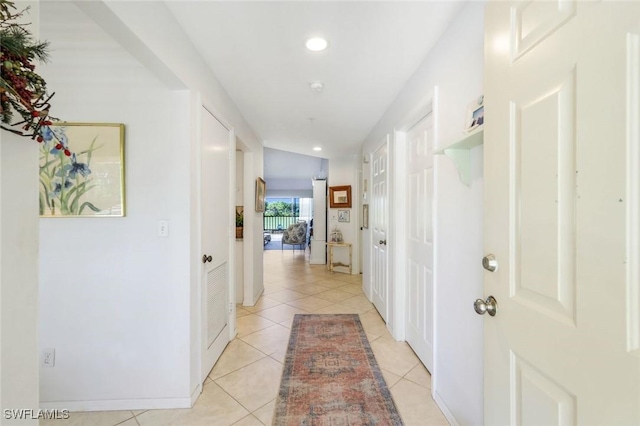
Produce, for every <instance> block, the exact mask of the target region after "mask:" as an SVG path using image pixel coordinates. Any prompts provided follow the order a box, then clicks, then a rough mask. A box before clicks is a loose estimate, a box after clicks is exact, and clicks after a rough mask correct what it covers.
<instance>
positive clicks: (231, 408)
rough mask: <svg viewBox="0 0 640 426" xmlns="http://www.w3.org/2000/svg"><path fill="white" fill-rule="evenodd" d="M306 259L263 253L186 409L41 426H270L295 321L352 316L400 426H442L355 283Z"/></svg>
mask: <svg viewBox="0 0 640 426" xmlns="http://www.w3.org/2000/svg"><path fill="white" fill-rule="evenodd" d="M308 254H309V252H308V251H307V252H306V253H302V252H300V251H296V252H295V254H294V253H293V252H292V251H285V252H281V251H279V250H271V251H265V252H264V265H265V266H264V271H265V272H264V274H265V275H264V282H265V291H264V294H263V296H262V297H261V298H260V300H259V301H258V303H256V305H255V306H238V307H237V317H238V321H237V331H238V335H237V338H236V339H235V340H233V341H232V342H231V343H229V345H228V346H227V348H226V349H225V351H224V353H223V354H222V356H221V357H220V359H219V360H218V362H217V363H216V365H215V366H214V367H213V370H211V373H209V377H208V378H207V380H206V381H205V384H204V389H203V392H202V394H201V395H200V397H199V398H198V401H197V402H196V404H195V406H194V407H193V408H191V409H177V410H148V411H111V412H91V413H71V417H70V419H68V420H66V421H63V420H56V421H43V422H41V425H44V426H49V425H54V426H63V425H64V426H71V425H73V426H76V425H81V426H84V425H90V426H114V425H121V426H137V425H138V426H147V425H148V426H165V425H166V426H173V425H185V426H191V425H194V426H197V425H207V426H214V425H219V426H232V425H233V426H262V425H267V426H269V425H271V420H272V415H273V409H274V406H275V398H276V395H277V393H278V388H279V386H280V376H281V373H282V365H283V363H284V357H285V353H286V348H287V342H288V340H289V331H290V328H291V322H292V320H293V315H294V314H296V313H357V314H359V315H360V319H361V321H362V325H363V327H364V329H365V332H366V333H367V337H368V338H369V342H370V343H371V347H372V349H373V352H374V354H375V357H376V360H377V361H378V365H379V366H380V368H381V369H382V373H383V375H384V378H385V380H386V382H387V385H388V386H389V388H390V389H391V394H392V395H393V399H394V401H395V403H396V405H397V407H398V410H399V411H400V415H401V416H402V418H403V420H404V422H405V424H406V425H407V426H412V425H415V426H424V425H428V426H440V425H448V423H447V421H446V419H445V417H444V416H443V415H442V413H441V412H440V410H439V409H438V407H437V406H436V404H435V403H434V402H433V400H432V399H431V391H430V389H431V376H430V375H429V372H428V371H427V370H426V369H425V368H424V367H423V366H422V364H421V363H420V361H419V360H418V358H417V357H416V355H415V354H414V353H413V351H412V350H411V348H410V347H409V346H408V345H407V344H406V343H404V342H396V341H395V340H393V338H392V337H391V335H390V334H389V332H388V331H387V329H386V326H385V324H384V322H383V321H382V318H381V317H380V316H379V315H378V313H377V311H376V310H375V308H374V307H373V305H372V304H371V303H369V301H368V300H367V298H366V297H365V296H364V294H363V293H362V284H361V283H362V279H361V276H358V275H346V274H341V273H334V274H331V273H329V272H328V271H327V270H326V269H325V267H324V265H309V263H308Z"/></svg>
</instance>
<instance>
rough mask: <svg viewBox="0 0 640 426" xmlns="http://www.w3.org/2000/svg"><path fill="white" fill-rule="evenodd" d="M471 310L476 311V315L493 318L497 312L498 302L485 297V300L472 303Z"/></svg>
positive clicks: (491, 297) (492, 298)
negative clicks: (486, 315) (485, 315)
mask: <svg viewBox="0 0 640 426" xmlns="http://www.w3.org/2000/svg"><path fill="white" fill-rule="evenodd" d="M473 309H475V310H476V313H477V314H478V315H484V314H489V315H490V316H492V317H495V316H496V311H497V310H498V301H497V300H496V299H495V298H494V297H493V296H489V297H487V300H482V299H478V300H476V301H475V302H474V303H473Z"/></svg>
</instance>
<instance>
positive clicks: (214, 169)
mask: <svg viewBox="0 0 640 426" xmlns="http://www.w3.org/2000/svg"><path fill="white" fill-rule="evenodd" d="M229 137H230V136H229V130H228V129H226V128H225V127H224V126H223V125H222V124H221V123H220V122H219V121H218V120H217V119H216V118H215V117H214V116H213V115H212V114H211V113H210V112H209V111H207V110H206V109H205V108H203V109H202V140H201V167H202V170H201V176H202V181H201V191H202V192H201V200H202V219H201V220H202V243H201V244H202V253H201V255H200V256H201V257H203V256H207V257H206V258H205V257H203V263H202V267H203V274H202V277H203V280H202V281H203V282H202V345H203V347H202V375H201V378H202V380H203V381H204V379H205V378H206V377H207V375H208V374H209V371H210V370H211V368H213V365H214V364H215V362H216V361H217V360H218V357H219V356H220V354H221V353H222V351H223V350H224V348H225V346H226V345H227V343H228V342H229V332H228V325H227V324H228V320H229V308H228V304H229V302H230V301H229V296H228V288H229V265H228V262H229V244H230V234H229V232H230V231H229V229H230V228H229V227H230V217H229V214H230V213H229V212H230V201H229V200H230V197H229V179H230V178H229V146H230V145H229ZM209 256H211V258H210V260H209Z"/></svg>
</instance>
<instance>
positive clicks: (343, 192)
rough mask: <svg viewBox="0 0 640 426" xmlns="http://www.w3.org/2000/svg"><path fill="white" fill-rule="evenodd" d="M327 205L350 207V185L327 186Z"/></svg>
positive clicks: (331, 206)
mask: <svg viewBox="0 0 640 426" xmlns="http://www.w3.org/2000/svg"><path fill="white" fill-rule="evenodd" d="M329 207H330V208H332V209H334V208H341V207H344V208H351V185H344V186H331V187H329Z"/></svg>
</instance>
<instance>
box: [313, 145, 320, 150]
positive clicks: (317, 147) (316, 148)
mask: <svg viewBox="0 0 640 426" xmlns="http://www.w3.org/2000/svg"><path fill="white" fill-rule="evenodd" d="M313 150H314V151H322V148H320V147H319V146H314V147H313Z"/></svg>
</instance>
